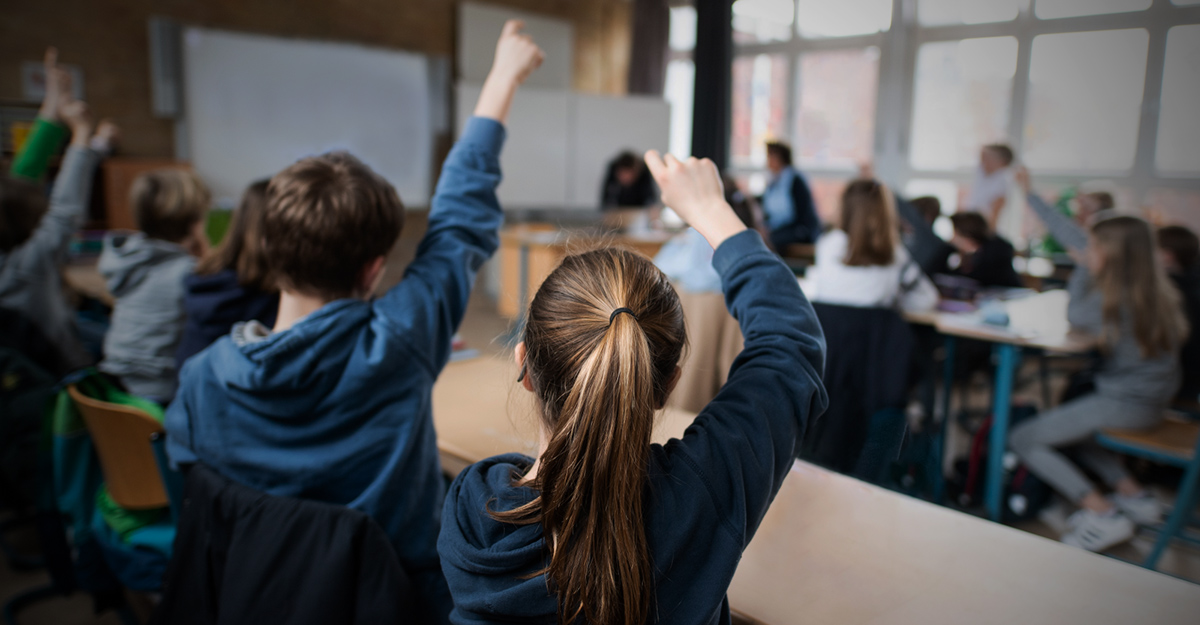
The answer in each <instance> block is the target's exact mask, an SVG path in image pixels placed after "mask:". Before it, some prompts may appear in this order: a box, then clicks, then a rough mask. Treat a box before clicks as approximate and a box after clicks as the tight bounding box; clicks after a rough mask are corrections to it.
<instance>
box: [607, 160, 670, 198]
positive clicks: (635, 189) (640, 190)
mask: <svg viewBox="0 0 1200 625" xmlns="http://www.w3.org/2000/svg"><path fill="white" fill-rule="evenodd" d="M657 202H658V187H657V186H656V185H655V184H654V176H652V175H651V174H650V170H649V169H646V168H645V167H642V169H641V173H640V174H638V177H637V180H635V181H634V182H633V184H631V185H629V186H628V187H625V186H621V183H620V182H619V181H618V180H617V163H616V161H614V162H612V163H611V164H609V166H608V172H607V173H606V174H605V175H604V188H603V189H601V191H600V209H601V210H611V209H617V208H637V207H640V206H651V205H653V204H656V203H657Z"/></svg>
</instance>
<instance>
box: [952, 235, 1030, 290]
mask: <svg viewBox="0 0 1200 625" xmlns="http://www.w3.org/2000/svg"><path fill="white" fill-rule="evenodd" d="M1014 254H1015V252H1014V250H1013V246H1012V243H1009V242H1008V241H1006V240H1004V239H1003V238H1002V237H998V236H992V237H989V238H988V240H987V241H984V242H983V244H982V245H980V246H979V249H978V250H976V251H975V253H974V254H964V255H963V257H962V264H960V265H959V266H958V269H957V270H956V271H955V273H957V274H958V275H960V276H964V277H967V278H971V279H972V280H975V281H976V282H978V283H980V284H982V285H983V286H999V287H1008V288H1014V289H1015V288H1020V287H1022V286H1025V285H1024V283H1022V282H1021V276H1019V275H1017V270H1015V269H1013V255H1014Z"/></svg>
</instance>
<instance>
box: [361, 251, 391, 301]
mask: <svg viewBox="0 0 1200 625" xmlns="http://www.w3.org/2000/svg"><path fill="white" fill-rule="evenodd" d="M385 260H386V258H385V257H383V256H376V257H375V258H373V259H371V261H370V262H368V263H367V264H366V265H365V266H364V267H363V270H362V274H360V275H359V283H358V290H359V293H360V294H361V296H362V297H366V298H370V297H371V294H373V293H374V292H375V289H376V288H377V287H378V286H379V281H380V280H382V279H383V263H384V261H385Z"/></svg>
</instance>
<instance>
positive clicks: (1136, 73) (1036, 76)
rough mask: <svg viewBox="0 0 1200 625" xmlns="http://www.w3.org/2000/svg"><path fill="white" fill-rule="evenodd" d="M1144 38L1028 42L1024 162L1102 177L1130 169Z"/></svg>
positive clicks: (1091, 36) (1126, 33) (1110, 34)
mask: <svg viewBox="0 0 1200 625" xmlns="http://www.w3.org/2000/svg"><path fill="white" fill-rule="evenodd" d="M1148 38H1149V37H1148V35H1147V34H1146V31H1145V30H1142V29H1131V30H1108V31H1099V32H1090V33H1067V34H1062V35H1041V36H1039V37H1035V38H1034V40H1033V55H1032V57H1031V58H1030V66H1029V104H1028V107H1027V108H1028V110H1027V111H1026V126H1025V155H1024V160H1025V162H1026V163H1028V164H1029V165H1030V166H1031V167H1035V168H1038V167H1045V168H1050V169H1060V170H1063V169H1065V170H1091V169H1098V170H1104V171H1117V170H1127V169H1129V168H1130V167H1131V166H1132V165H1133V156H1134V150H1135V149H1136V146H1137V131H1138V121H1139V115H1140V113H1141V106H1142V90H1143V87H1144V86H1145V85H1144V83H1145V78H1146V46H1147V42H1148Z"/></svg>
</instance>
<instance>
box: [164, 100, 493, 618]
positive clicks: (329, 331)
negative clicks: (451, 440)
mask: <svg viewBox="0 0 1200 625" xmlns="http://www.w3.org/2000/svg"><path fill="white" fill-rule="evenodd" d="M504 135H505V131H504V127H503V126H502V125H500V124H499V123H498V122H496V121H494V120H490V119H484V118H473V119H471V120H470V121H469V122H468V124H467V126H466V128H465V130H464V131H463V134H462V137H461V138H460V139H459V141H458V143H457V144H456V145H455V146H454V149H452V150H451V151H450V155H449V156H448V157H447V158H446V163H445V165H444V166H443V168H442V175H441V179H440V181H439V182H438V188H437V193H436V194H435V196H434V198H433V202H432V207H431V209H430V215H429V230H428V231H427V232H426V234H425V238H424V239H423V240H422V241H421V244H420V246H419V247H418V249H417V255H416V258H415V259H414V260H413V262H412V264H410V265H409V267H408V269H407V271H406V272H405V274H404V278H403V279H402V280H401V281H400V283H399V284H398V285H396V286H395V287H394V288H392V289H391V290H390V291H388V292H387V293H386V294H384V295H383V296H382V297H380V298H379V299H376V300H374V301H370V302H368V301H363V300H358V299H341V300H337V301H334V302H331V303H329V304H326V305H325V306H324V307H322V308H320V309H319V310H317V311H315V312H313V313H312V314H310V315H309V316H307V317H305V318H304V319H302V320H301V321H299V322H298V323H296V324H295V325H294V326H292V327H291V328H289V329H287V330H284V331H282V332H277V333H274V334H271V335H269V336H268V337H266V338H265V339H262V340H258V341H239V342H235V341H234V340H233V338H232V337H230V336H226V337H223V338H221V339H220V340H218V341H217V342H216V343H213V344H212V345H211V346H210V347H209V348H208V349H206V350H204V351H202V352H200V353H199V354H197V355H196V356H194V357H192V358H191V359H190V360H188V361H187V363H186V364H185V365H184V367H183V372H182V375H181V382H180V388H179V393H178V395H177V397H176V399H175V401H174V402H173V403H172V404H171V406H170V407H169V408H168V410H167V416H166V429H167V436H168V438H167V451H168V453H169V454H170V458H171V462H172V463H173V464H183V463H191V462H196V461H201V462H204V463H205V464H207V465H209V466H210V467H212V468H214V469H215V470H216V471H218V472H219V473H221V474H222V475H224V476H226V477H228V478H229V479H231V480H234V481H236V482H238V483H241V484H244V485H246V486H249V487H251V488H255V489H258V490H261V491H264V492H266V493H269V494H272V495H281V496H289V497H299V498H303V499H312V500H316V501H323V502H328V503H334V504H340V505H345V506H349V507H351V508H355V509H358V510H362V511H364V512H366V513H368V514H370V515H371V516H372V517H373V518H374V519H375V520H376V521H377V522H378V523H379V525H380V526H381V527H382V528H383V530H384V531H385V532H387V534H388V536H389V537H391V540H392V543H393V545H395V547H396V552H397V555H398V556H399V558H400V562H401V564H402V565H403V566H404V568H405V571H406V572H407V573H408V574H409V576H410V577H412V578H413V581H414V583H415V584H416V586H417V590H418V595H419V596H421V597H423V598H426V599H427V600H428V601H430V602H431V603H430V606H426V607H428V608H430V609H432V610H433V611H435V612H437V613H438V614H437V615H436V618H432V619H430V618H424V617H423V618H421V619H419V621H418V622H429V621H430V620H437V621H442V620H444V619H445V615H446V614H447V613H448V612H449V610H450V605H449V595H448V591H447V590H446V583H445V580H444V579H443V578H442V575H441V571H440V568H439V565H438V557H437V550H436V540H437V534H438V527H439V524H440V519H441V509H442V508H441V505H442V497H443V482H442V473H441V468H440V466H439V462H438V451H437V436H436V433H435V432H434V428H433V416H432V413H431V411H430V403H431V391H432V389H433V383H434V380H435V379H436V378H437V376H438V373H440V372H441V370H442V368H443V367H444V366H445V364H446V361H447V359H448V358H449V356H450V340H451V337H452V336H453V334H454V332H455V330H456V328H457V327H458V324H459V322H460V321H462V317H463V314H464V312H465V311H466V306H467V299H468V297H469V296H470V293H471V287H472V283H473V282H474V280H475V274H476V272H477V271H478V269H479V267H480V265H482V264H483V262H484V261H485V260H487V259H488V257H489V256H491V255H492V253H493V252H494V251H495V250H496V247H497V246H498V244H499V235H498V231H499V228H500V224H501V222H502V220H503V215H502V213H501V211H500V205H499V202H498V201H497V199H496V193H495V189H496V186H497V185H498V184H499V183H500V163H499V156H500V148H501V146H502V144H503V142H504ZM234 333H235V334H237V333H238V332H237V330H235V332H234Z"/></svg>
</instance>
